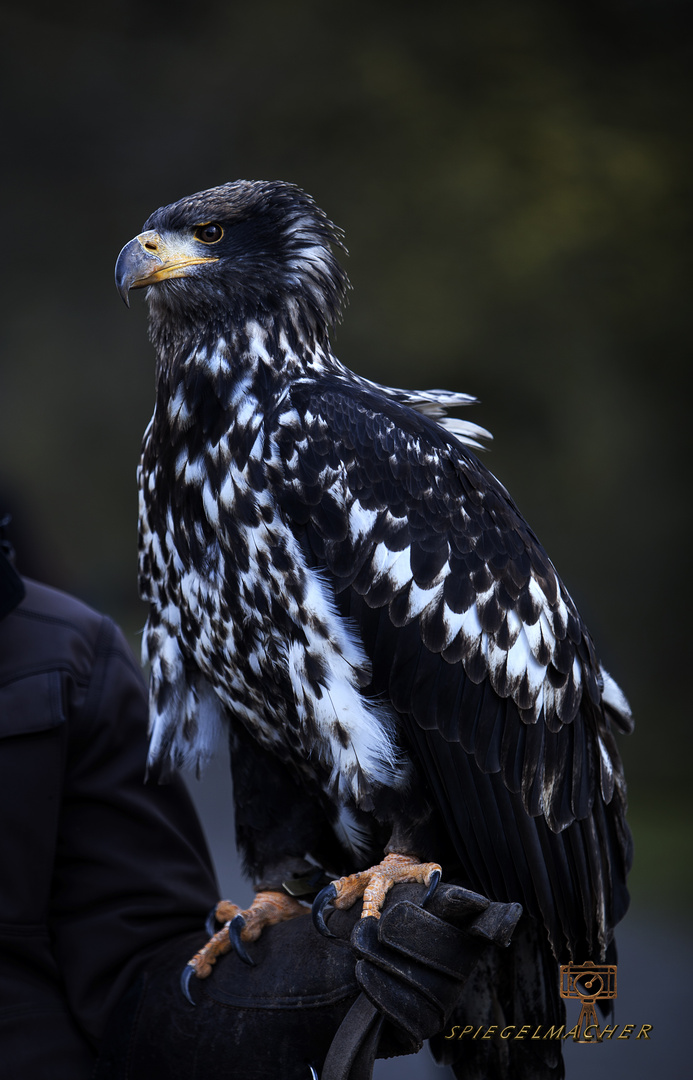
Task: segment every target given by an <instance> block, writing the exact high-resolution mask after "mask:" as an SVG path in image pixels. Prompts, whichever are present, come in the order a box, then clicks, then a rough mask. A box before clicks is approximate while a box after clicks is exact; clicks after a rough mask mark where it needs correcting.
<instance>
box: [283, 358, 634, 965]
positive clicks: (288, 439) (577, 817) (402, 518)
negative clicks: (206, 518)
mask: <svg viewBox="0 0 693 1080" xmlns="http://www.w3.org/2000/svg"><path fill="white" fill-rule="evenodd" d="M274 431H275V435H274V438H275V445H276V452H277V453H278V454H279V457H280V459H281V466H280V473H281V477H282V480H281V487H280V490H279V499H280V504H281V507H282V511H283V513H284V515H285V516H286V518H287V520H289V521H290V522H291V523H292V527H293V528H294V529H295V530H296V531H297V532H298V533H300V534H301V536H302V538H303V543H304V545H307V546H308V547H309V549H310V551H311V558H312V559H313V561H314V565H316V566H317V567H319V568H321V569H322V571H323V572H324V573H326V574H327V575H328V576H329V577H330V579H331V582H332V585H333V588H334V591H335V594H336V596H337V598H338V602H339V603H340V606H341V608H342V610H343V611H346V612H348V614H349V615H350V616H351V617H353V618H354V619H355V620H356V622H357V623H358V625H359V628H360V631H361V636H362V639H363V643H364V646H365V649H366V652H367V654H368V655H369V658H370V660H371V663H372V669H373V680H372V684H371V687H370V691H371V692H372V694H374V695H385V696H387V697H388V698H389V699H390V700H391V702H392V704H393V705H394V707H395V709H396V711H397V713H398V714H399V716H400V718H401V722H402V724H403V726H404V729H405V731H406V734H407V738H408V740H409V742H410V744H411V746H412V748H413V750H414V752H415V753H416V754H417V755H418V757H419V759H420V761H421V763H422V764H423V768H424V771H425V774H426V776H427V779H428V781H429V783H430V786H431V789H432V791H433V793H434V795H435V798H436V801H437V803H438V807H439V809H440V811H441V813H442V815H443V818H444V820H445V823H446V825H447V828H448V830H449V833H450V836H451V838H452V840H453V842H454V844H455V848H456V850H457V854H458V856H459V859H460V862H461V865H462V868H463V872H464V874H465V877H466V881H467V884H469V885H470V886H471V887H473V888H478V889H479V890H480V891H481V892H483V893H485V894H486V895H489V896H493V897H496V898H498V899H508V900H518V899H519V900H520V901H521V902H522V903H523V904H524V905H525V906H526V908H527V909H528V910H529V911H530V912H532V913H533V914H534V915H535V916H537V917H540V918H542V919H543V921H544V923H545V924H546V926H547V929H548V931H549V936H550V938H551V942H552V945H553V948H554V951H555V952H556V953H557V955H565V954H566V952H568V953H570V954H572V955H574V956H575V957H576V959H578V960H582V959H585V958H586V957H588V956H593V957H596V956H599V955H602V956H603V954H604V951H605V949H606V946H607V944H608V943H609V940H610V937H611V930H612V928H613V926H614V925H615V923H616V922H617V921H618V919H619V918H620V917H621V916H622V914H623V913H624V911H625V908H626V906H627V892H626V889H625V876H626V872H627V868H628V865H629V861H630V836H629V833H628V830H627V826H626V824H625V818H624V814H625V788H624V783H623V776H622V770H621V765H620V761H619V756H618V751H617V749H616V745H615V741H614V738H613V735H612V730H611V729H612V724H615V725H616V726H617V727H618V728H620V729H622V730H628V729H629V728H630V724H631V721H630V712H629V709H628V706H627V703H626V701H625V699H624V697H623V695H622V694H621V692H620V690H619V689H618V687H617V686H616V684H615V683H614V681H613V680H612V679H611V678H610V677H609V676H608V675H607V673H606V672H605V671H604V670H603V668H602V667H601V665H600V664H599V661H598V659H597V657H596V655H595V651H594V647H593V644H592V641H591V639H590V637H589V634H588V632H587V630H586V628H585V626H584V624H583V622H582V620H581V619H580V616H579V614H578V612H577V610H576V608H575V605H574V603H573V601H572V599H571V598H570V596H569V594H568V593H567V591H566V590H565V588H564V586H563V584H562V582H561V581H560V579H559V578H558V575H557V574H556V571H555V570H554V567H553V565H552V564H551V562H550V560H549V559H548V557H547V555H546V553H545V552H544V550H543V548H542V547H541V545H540V543H539V541H538V540H537V538H536V536H535V535H534V533H533V532H532V531H531V529H530V528H529V526H528V525H527V523H526V522H525V521H524V519H523V518H522V516H521V515H520V513H519V511H518V510H517V508H516V507H515V505H514V504H513V502H512V500H511V499H510V497H509V495H508V493H507V492H506V491H505V489H504V488H503V487H502V485H501V484H500V483H499V482H498V481H497V480H496V479H495V477H493V476H492V475H491V474H490V473H489V472H488V471H487V470H486V469H485V468H484V467H483V466H482V465H481V464H480V463H479V461H478V460H477V459H476V458H475V457H474V456H473V454H471V453H470V452H469V451H468V450H467V449H466V448H465V447H464V446H463V445H462V443H461V442H459V441H457V440H456V439H455V437H454V435H452V434H450V433H449V432H447V431H445V430H444V429H443V428H442V427H441V426H439V425H438V424H436V422H435V421H434V420H433V419H430V418H429V417H427V416H423V415H420V414H419V413H416V412H414V411H413V410H412V409H409V408H407V407H406V406H403V405H402V404H400V403H398V402H397V401H393V400H392V398H389V397H388V396H386V395H385V394H380V393H378V391H377V389H376V388H375V387H374V389H373V390H372V391H371V392H368V391H367V390H366V389H365V388H364V386H362V385H354V384H350V383H349V381H348V379H346V378H344V379H343V378H341V377H339V376H330V377H321V379H320V381H311V380H308V379H306V380H300V381H298V382H296V383H295V384H294V386H293V387H292V390H291V395H290V402H287V401H285V402H284V403H283V404H282V406H281V409H280V414H278V415H277V417H276V420H275V427H274Z"/></svg>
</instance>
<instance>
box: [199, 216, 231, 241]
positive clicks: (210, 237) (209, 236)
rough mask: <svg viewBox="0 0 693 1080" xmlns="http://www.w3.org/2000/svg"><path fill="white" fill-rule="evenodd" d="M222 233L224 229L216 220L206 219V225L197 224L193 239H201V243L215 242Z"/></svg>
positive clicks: (219, 238)
mask: <svg viewBox="0 0 693 1080" xmlns="http://www.w3.org/2000/svg"><path fill="white" fill-rule="evenodd" d="M223 235H224V230H223V229H222V227H221V225H217V223H216V221H208V222H207V224H206V225H198V226H197V228H196V229H195V239H196V240H201V241H202V243H203V244H216V243H218V241H219V240H221V238H222V236H223Z"/></svg>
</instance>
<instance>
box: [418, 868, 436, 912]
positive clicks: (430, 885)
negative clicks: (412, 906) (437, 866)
mask: <svg viewBox="0 0 693 1080" xmlns="http://www.w3.org/2000/svg"><path fill="white" fill-rule="evenodd" d="M439 884H440V870H434V871H433V873H432V874H431V880H430V881H429V883H428V889H427V890H426V895H425V896H424V898H423V900H422V901H421V907H426V904H427V903H428V901H429V900H430V899H431V897H432V896H433V894H434V892H435V891H436V889H437V888H438V886H439Z"/></svg>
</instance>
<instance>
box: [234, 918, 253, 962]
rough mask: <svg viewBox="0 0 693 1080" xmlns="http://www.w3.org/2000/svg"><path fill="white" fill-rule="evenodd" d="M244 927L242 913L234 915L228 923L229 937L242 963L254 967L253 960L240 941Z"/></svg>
mask: <svg viewBox="0 0 693 1080" xmlns="http://www.w3.org/2000/svg"><path fill="white" fill-rule="evenodd" d="M244 929H245V919H244V918H243V916H242V915H236V916H234V918H233V919H232V920H231V922H230V924H229V939H230V941H231V944H232V945H233V948H234V951H235V953H236V956H237V957H238V958H239V960H242V961H243V963H244V964H249V965H250V967H255V961H254V960H253V959H252V957H250V956H249V955H248V953H247V952H246V948H245V945H244V944H243V942H242V941H241V931H242V930H244Z"/></svg>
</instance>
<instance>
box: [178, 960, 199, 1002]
mask: <svg viewBox="0 0 693 1080" xmlns="http://www.w3.org/2000/svg"><path fill="white" fill-rule="evenodd" d="M193 974H194V968H192V967H191V966H190V964H186V965H185V967H184V968H183V970H182V971H181V973H180V988H181V990H182V991H183V996H184V997H186V998H187V999H188V1001H189V1002H190V1004H191V1005H194V1004H195V1002H194V1001H193V999H192V997H191V996H190V980H191V979H192V977H193Z"/></svg>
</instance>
